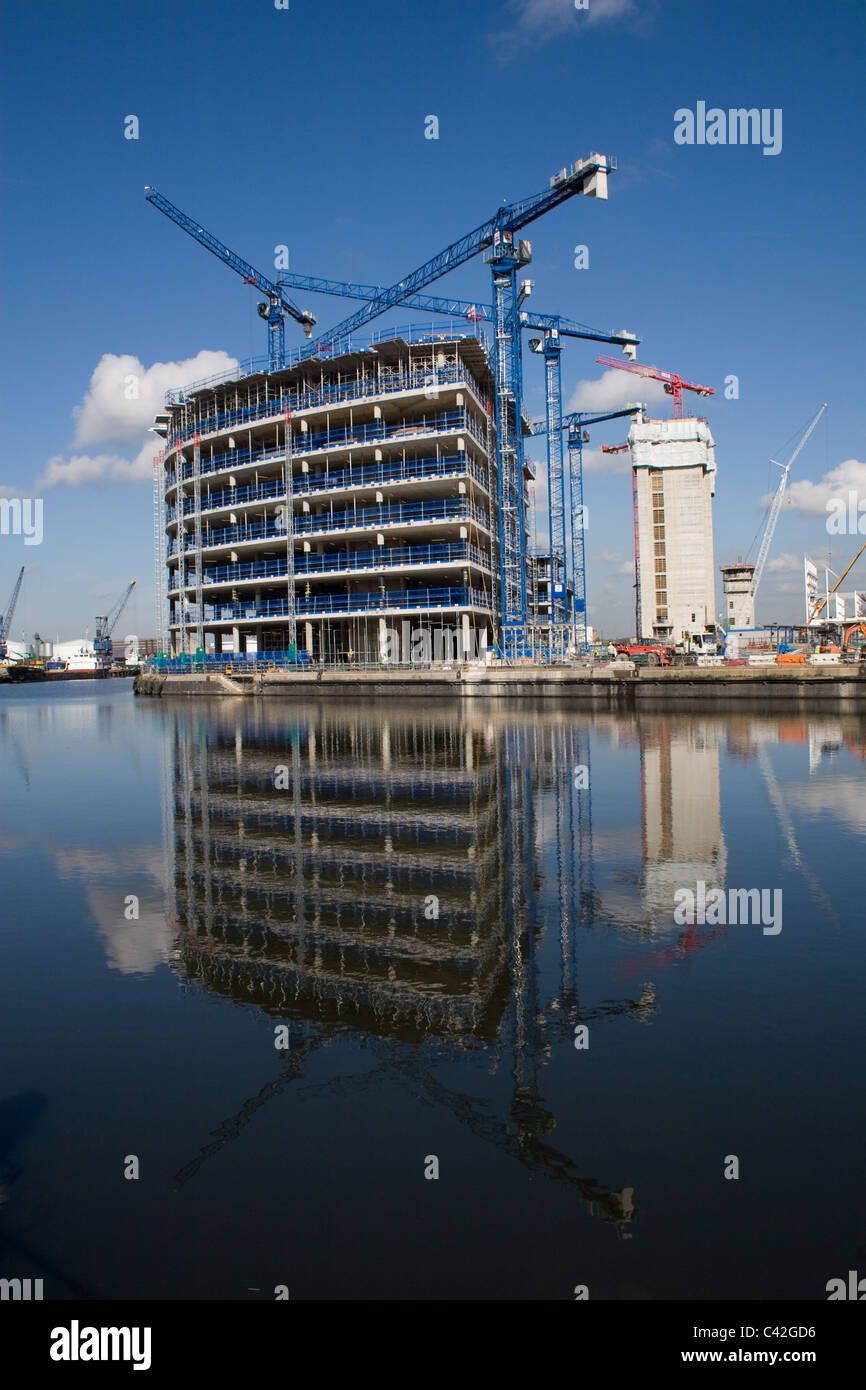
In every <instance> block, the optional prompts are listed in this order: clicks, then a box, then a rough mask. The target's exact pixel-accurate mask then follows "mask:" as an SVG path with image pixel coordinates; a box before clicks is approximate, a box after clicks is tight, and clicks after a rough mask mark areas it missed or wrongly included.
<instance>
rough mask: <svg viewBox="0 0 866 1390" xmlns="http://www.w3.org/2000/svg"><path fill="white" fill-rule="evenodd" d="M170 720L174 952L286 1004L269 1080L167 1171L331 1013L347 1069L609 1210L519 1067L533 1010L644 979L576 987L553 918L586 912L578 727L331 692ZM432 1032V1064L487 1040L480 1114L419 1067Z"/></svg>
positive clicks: (306, 1042) (262, 1099)
mask: <svg viewBox="0 0 866 1390" xmlns="http://www.w3.org/2000/svg"><path fill="white" fill-rule="evenodd" d="M174 733H175V754H174V797H173V806H174V810H173V822H174V856H175V857H174V869H175V875H174V885H175V903H176V929H177V950H176V953H175V957H174V966H175V969H176V970H177V971H178V972H179V973H180V974H182V975H183V977H184V978H185V979H186V980H188V981H195V982H198V983H200V984H202V985H204V986H206V987H207V988H208V989H211V990H214V991H216V992H218V993H220V994H223V995H226V996H228V997H231V998H233V999H235V1000H237V1001H238V1002H242V1003H254V1004H255V1005H256V1006H257V1007H259V1008H261V1009H263V1010H266V1011H267V1012H269V1013H271V1014H272V1016H273V1017H274V1018H275V1019H277V1018H290V1019H291V1021H292V1023H291V1038H292V1046H291V1052H290V1054H289V1056H288V1058H287V1059H286V1065H285V1072H284V1075H283V1077H282V1078H281V1079H280V1080H279V1081H277V1082H270V1083H268V1084H267V1085H265V1086H264V1087H263V1088H262V1090H261V1091H260V1092H259V1093H258V1094H256V1095H254V1096H252V1097H250V1099H249V1100H248V1101H247V1102H246V1103H245V1104H244V1106H243V1107H242V1108H241V1110H240V1111H239V1112H238V1113H236V1114H234V1115H232V1116H230V1117H228V1118H227V1119H226V1120H225V1121H224V1122H223V1124H221V1125H220V1127H219V1129H218V1131H217V1133H216V1136H215V1138H214V1139H213V1141H212V1142H211V1143H209V1144H208V1145H205V1146H204V1147H203V1149H202V1151H201V1152H200V1153H199V1154H198V1155H197V1156H196V1157H195V1158H194V1159H193V1160H192V1161H191V1162H190V1163H189V1164H187V1165H186V1166H185V1167H184V1169H183V1170H181V1172H180V1173H179V1174H178V1175H177V1180H178V1182H179V1183H180V1184H183V1183H185V1182H187V1181H189V1180H190V1178H191V1177H193V1176H194V1175H195V1174H196V1173H197V1172H198V1170H199V1168H200V1167H201V1164H202V1163H203V1162H204V1161H205V1160H206V1159H207V1158H208V1157H209V1156H210V1155H211V1154H213V1153H215V1152H217V1151H218V1150H219V1149H220V1148H222V1147H223V1145H224V1144H225V1143H226V1142H228V1141H229V1140H230V1139H231V1138H233V1137H234V1136H235V1135H236V1134H237V1133H239V1132H240V1130H241V1129H242V1128H243V1127H244V1126H245V1124H246V1123H247V1122H248V1121H249V1119H250V1117H251V1115H252V1114H253V1113H254V1112H255V1111H256V1110H257V1109H258V1108H259V1107H260V1106H261V1105H262V1104H264V1103H266V1102H267V1101H268V1100H269V1099H270V1098H271V1097H272V1096H273V1095H275V1094H276V1093H277V1092H278V1091H279V1090H280V1089H282V1088H283V1087H284V1086H285V1085H287V1084H289V1083H290V1082H293V1081H297V1080H298V1079H299V1078H300V1077H301V1076H302V1075H303V1070H304V1062H305V1060H306V1058H307V1056H308V1055H309V1053H310V1051H311V1050H312V1049H314V1048H316V1047H318V1046H322V1045H324V1044H326V1043H327V1041H328V1039H329V1037H330V1036H332V1035H333V1033H334V1032H335V1031H337V1030H346V1029H351V1030H352V1032H353V1034H354V1035H355V1036H356V1038H357V1039H358V1040H359V1041H360V1042H362V1043H363V1045H365V1046H366V1047H367V1048H368V1049H371V1050H372V1051H374V1052H375V1053H377V1054H378V1060H377V1066H376V1067H374V1069H373V1070H372V1071H371V1072H368V1073H366V1074H365V1075H364V1078H363V1084H365V1085H370V1084H375V1081H376V1076H377V1068H378V1069H385V1070H386V1071H387V1072H388V1074H389V1075H390V1076H392V1077H393V1076H398V1077H399V1078H400V1079H401V1080H403V1081H404V1082H405V1084H406V1085H407V1086H408V1087H410V1088H411V1090H412V1091H413V1093H414V1094H415V1095H416V1096H422V1097H424V1098H425V1099H426V1100H427V1101H428V1102H429V1103H432V1104H434V1105H436V1106H442V1107H444V1108H445V1109H446V1110H448V1111H449V1112H450V1113H451V1114H452V1115H454V1116H456V1117H457V1119H458V1120H459V1121H460V1122H461V1124H463V1125H465V1126H466V1127H467V1128H468V1129H469V1131H471V1132H472V1133H473V1134H475V1135H476V1136H479V1137H481V1138H482V1139H484V1140H486V1141H488V1142H490V1143H492V1144H495V1145H496V1146H497V1147H498V1148H500V1149H502V1150H503V1151H505V1152H506V1153H509V1154H511V1155H512V1156H513V1157H514V1158H516V1159H518V1160H520V1161H521V1162H522V1163H524V1164H527V1165H528V1166H529V1167H531V1168H533V1169H536V1170H538V1171H541V1172H544V1173H546V1174H547V1175H548V1176H551V1177H554V1178H557V1179H561V1180H564V1181H566V1182H569V1183H573V1184H574V1185H575V1186H576V1187H577V1188H578V1190H579V1192H580V1194H581V1196H582V1197H583V1198H584V1200H585V1201H587V1202H588V1203H589V1204H590V1205H591V1207H592V1209H593V1210H598V1211H599V1212H600V1213H601V1214H602V1216H603V1217H604V1218H605V1219H606V1220H610V1221H614V1222H616V1223H618V1224H623V1225H625V1224H627V1223H628V1222H629V1221H630V1220H631V1218H632V1214H633V1210H634V1207H633V1201H632V1192H631V1189H628V1188H626V1189H611V1188H608V1187H606V1186H604V1184H602V1183H599V1182H597V1181H595V1180H594V1179H591V1178H584V1177H582V1176H581V1175H580V1174H579V1172H578V1171H577V1170H576V1167H575V1164H574V1163H573V1161H572V1160H571V1159H570V1158H569V1157H568V1156H567V1155H566V1154H565V1153H562V1152H560V1151H559V1150H558V1149H557V1148H556V1147H555V1145H554V1144H553V1143H552V1142H551V1140H550V1137H549V1136H550V1135H551V1134H552V1132H553V1131H554V1129H555V1128H556V1119H555V1117H554V1114H553V1113H552V1111H551V1108H550V1106H549V1104H548V1103H547V1102H546V1101H545V1099H544V1097H543V1094H542V1086H541V1083H540V1079H539V1076H540V1071H541V1069H542V1068H543V1066H544V1065H545V1062H546V1059H547V1056H548V1055H549V1051H550V1048H549V1043H548V1041H547V1037H546V1030H547V1028H548V1027H549V1026H550V1023H551V1021H552V1022H553V1023H554V1024H555V1025H556V1026H557V1027H558V1029H559V1031H560V1032H562V1031H563V1030H565V1031H566V1032H568V1033H570V1034H571V1035H572V1036H573V1030H574V1026H575V1024H576V1023H577V1022H579V1021H585V1020H590V1019H594V1018H597V1017H601V1016H604V1015H606V1014H608V1013H610V1012H611V1011H614V1010H615V1011H619V1010H624V1011H633V1012H634V1015H635V1016H636V1017H638V1018H642V1017H647V1016H648V1015H649V1014H650V1013H651V1009H652V1002H651V994H650V993H647V992H645V993H644V994H643V995H641V996H639V997H637V998H634V999H625V1000H621V1001H616V1002H615V1003H611V1002H609V1001H603V1002H601V1003H600V1004H598V1005H597V1006H596V1007H587V1008H585V1009H582V1008H581V1007H580V1005H579V1002H578V994H577V985H576V968H575V961H574V949H575V937H574V933H573V931H571V929H570V928H571V926H572V921H574V922H577V921H580V920H589V919H590V918H591V917H592V915H593V912H594V910H595V901H594V895H593V890H592V887H591V847H590V842H589V833H590V825H591V815H590V812H589V801H588V797H587V792H586V790H578V789H577V787H576V786H575V779H574V777H573V775H572V770H573V768H574V767H575V766H578V765H580V764H581V762H582V760H585V758H586V752H585V740H586V730H585V729H583V730H581V729H579V728H577V727H575V726H574V725H573V724H571V723H570V722H569V721H566V720H558V721H555V722H554V723H553V724H550V725H548V726H545V727H541V728H539V727H538V726H533V725H530V724H523V725H519V724H518V725H515V724H513V723H508V722H505V721H503V720H502V719H501V718H500V717H498V716H497V717H493V716H489V715H486V714H480V715H477V716H476V715H469V716H467V717H465V718H459V717H455V716H454V715H453V714H451V713H447V712H439V713H438V714H437V713H436V712H435V711H434V712H432V713H431V711H429V710H425V711H424V714H423V717H419V715H418V714H417V713H415V712H413V711H411V710H409V711H406V712H403V713H392V712H390V711H389V712H388V713H387V714H383V715H382V717H380V718H376V719H369V720H366V719H359V718H358V717H357V715H356V714H355V713H354V712H347V711H345V710H342V711H339V710H335V709H334V708H333V707H329V708H328V709H327V710H325V709H318V710H316V711H315V712H304V713H303V714H301V715H299V716H295V717H293V713H292V711H291V710H288V711H287V710H286V709H285V708H283V709H281V710H279V711H277V710H274V709H271V708H268V707H267V706H261V707H258V708H257V709H255V710H252V711H249V712H244V713H243V714H239V713H238V712H237V710H236V709H235V708H234V707H231V706H228V707H225V706H224V707H221V708H220V709H218V710H217V711H215V712H214V713H213V714H211V715H210V716H209V717H208V718H207V719H205V718H201V719H195V718H193V719H181V720H178V721H177V722H176V724H175V728H174ZM539 798H540V800H541V803H542V808H543V812H544V814H547V813H548V812H550V811H551V809H552V814H553V815H554V817H555V820H556V826H557V834H558V837H559V838H558V841H557V852H558V855H559V861H558V862H559V872H558V874H557V876H556V878H557V882H558V894H557V896H558V905H559V909H560V912H559V917H560V921H559V926H558V932H559V937H560V942H561V948H562V949H561V953H560V966H559V979H558V982H557V984H556V987H555V988H554V990H553V991H552V992H551V991H550V989H549V988H548V989H546V991H545V1000H544V1006H543V1007H542V1003H541V1000H540V980H539V975H540V971H539V966H538V962H537V960H536V955H537V953H538V950H539V945H540V939H541V934H542V933H541V929H540V927H539V915H540V916H543V915H544V911H545V907H544V906H542V902H541V899H542V893H541V883H542V880H541V875H540V870H539V860H540V858H542V857H543V855H544V844H543V843H542V842H541V841H540V839H539V836H538V827H537V825H536V823H535V818H536V814H537V801H538V799H539ZM434 1047H435V1049H436V1051H437V1057H438V1058H439V1059H440V1060H441V1056H442V1048H443V1047H445V1048H446V1049H447V1052H448V1053H450V1054H451V1055H454V1056H458V1055H459V1054H460V1053H461V1052H466V1051H476V1052H477V1051H478V1049H480V1048H485V1049H487V1050H488V1052H489V1056H490V1061H489V1067H488V1072H489V1074H490V1075H494V1076H495V1075H496V1074H497V1073H499V1072H500V1070H501V1071H502V1072H503V1074H504V1075H507V1076H508V1078H509V1081H510V1084H509V1086H508V1087H507V1088H505V1089H502V1088H500V1089H499V1092H498V1096H499V1097H501V1100H500V1108H499V1111H498V1113H497V1112H496V1110H495V1109H494V1108H493V1106H492V1105H491V1103H490V1101H489V1100H473V1099H472V1098H470V1097H469V1096H467V1095H466V1094H465V1093H463V1092H462V1091H461V1090H459V1089H457V1088H452V1087H450V1086H449V1085H446V1084H445V1083H444V1082H443V1081H442V1080H441V1079H440V1078H439V1077H437V1076H436V1075H434V1073H433V1071H432V1070H431V1068H430V1062H431V1061H432V1060H433V1058H432V1056H431V1049H433V1048H434ZM345 1084H346V1085H347V1086H350V1087H351V1088H352V1089H353V1090H354V1089H356V1088H357V1087H358V1085H359V1080H358V1078H357V1076H353V1077H352V1078H351V1080H347V1081H346V1083H345ZM327 1085H328V1091H329V1094H334V1092H335V1089H339V1086H338V1084H337V1083H335V1082H334V1081H330V1082H328V1083H327Z"/></svg>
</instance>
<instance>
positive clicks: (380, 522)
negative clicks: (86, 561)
mask: <svg viewBox="0 0 866 1390" xmlns="http://www.w3.org/2000/svg"><path fill="white" fill-rule="evenodd" d="M427 521H429V522H436V521H438V522H443V523H447V522H452V523H458V522H461V521H474V522H475V523H476V524H477V525H478V526H483V527H484V528H485V529H489V517H488V515H487V512H486V511H484V509H483V508H482V507H478V506H476V505H475V504H474V503H471V502H470V501H469V499H468V498H467V497H443V498H439V499H438V500H435V501H429V502H428V501H425V502H391V503H387V502H383V503H381V504H380V505H379V506H377V507H358V508H356V509H354V510H352V511H338V512H335V511H331V512H326V513H324V514H322V515H319V516H317V515H315V514H314V513H313V512H301V513H299V514H298V515H297V516H296V517H295V518H294V522H293V528H292V529H293V532H294V535H295V536H312V535H322V534H327V533H331V532H335V531H343V532H345V531H369V530H372V529H373V528H375V527H378V526H385V527H387V526H398V525H407V526H415V525H420V524H421V523H423V522H427ZM285 537H286V528H285V525H284V524H283V523H282V522H281V519H280V518H278V517H268V518H267V519H266V520H264V521H251V522H247V524H246V525H244V526H240V525H238V526H222V527H219V528H217V529H215V530H212V531H208V530H206V531H205V532H204V534H203V536H202V550H212V549H216V548H218V547H220V546H227V545H243V544H246V543H247V542H251V541H259V540H280V539H283V540H285ZM184 542H185V544H184V550H185V551H194V550H195V536H194V535H189V534H185V536H184ZM179 552H180V546H179V544H178V538H177V537H174V538H173V539H172V540H171V541H169V543H168V545H167V547H166V555H167V556H168V558H171V557H172V556H174V555H177V554H179Z"/></svg>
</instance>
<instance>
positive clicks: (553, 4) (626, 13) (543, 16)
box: [508, 0, 637, 41]
mask: <svg viewBox="0 0 866 1390" xmlns="http://www.w3.org/2000/svg"><path fill="white" fill-rule="evenodd" d="M508 8H509V10H511V11H512V13H513V14H514V15H516V20H515V25H514V30H513V36H514V37H517V38H519V37H524V38H529V39H533V40H536V41H537V40H544V39H549V38H553V37H554V36H555V35H556V34H561V33H565V32H567V31H568V30H569V29H574V28H575V27H576V22H581V21H582V22H583V23H584V24H588V25H594V24H604V23H606V22H608V21H610V20H615V19H627V18H629V17H630V16H632V15H635V14H637V5H636V4H635V0H589V5H588V7H587V8H586V9H585V10H578V9H576V8H575V4H574V0H508Z"/></svg>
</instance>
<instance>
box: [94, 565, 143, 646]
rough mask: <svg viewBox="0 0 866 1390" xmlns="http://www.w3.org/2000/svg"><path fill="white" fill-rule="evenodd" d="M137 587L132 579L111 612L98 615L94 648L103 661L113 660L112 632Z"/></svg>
mask: <svg viewBox="0 0 866 1390" xmlns="http://www.w3.org/2000/svg"><path fill="white" fill-rule="evenodd" d="M134 588H135V580H134V579H132V580H130V582H129V584H128V585H127V586H126V588H125V589H124V591H123V593H122V594H121V596H120V598H119V599H118V600H117V602H116V603H115V605H114V607H113V608H112V610H111V612H110V613H108V614H107V615H106V616H105V617H100V616H99V615H98V614H97V617H96V636H95V637H94V639H93V650H94V653H95V654H96V656H98V657H99V658H100V659H101V660H102V661H108V662H110V661H111V652H112V646H111V634H112V632H113V630H114V627H115V624H116V623H117V620H118V618H119V617H120V615H121V613H122V612H123V610H124V608H125V607H126V605H127V603H128V602H129V596H130V594H131V593H132V591H133V589H134Z"/></svg>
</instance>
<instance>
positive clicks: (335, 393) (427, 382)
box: [166, 364, 493, 449]
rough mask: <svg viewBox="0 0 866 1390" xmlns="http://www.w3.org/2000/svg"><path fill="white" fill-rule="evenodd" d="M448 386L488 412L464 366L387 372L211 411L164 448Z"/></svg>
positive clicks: (486, 401) (173, 434)
mask: <svg viewBox="0 0 866 1390" xmlns="http://www.w3.org/2000/svg"><path fill="white" fill-rule="evenodd" d="M449 386H461V387H464V388H465V389H466V390H467V391H471V392H472V393H473V394H474V395H475V396H476V398H477V399H478V402H479V404H480V405H481V407H482V409H484V410H486V411H488V412H489V411H490V410H492V408H493V406H492V402H491V400H490V398H489V396H487V395H486V394H485V393H484V392H483V391H482V390H481V388H480V386H479V385H478V384H477V382H476V381H475V380H474V378H473V377H472V376H470V375H469V373H468V372H467V370H466V368H465V366H463V365H462V364H458V365H454V366H449V367H436V368H430V369H429V370H427V371H415V372H388V373H385V374H383V375H381V376H379V377H362V378H361V379H360V380H358V379H355V380H346V381H340V382H336V383H334V384H333V385H331V386H324V387H319V388H318V389H316V390H308V391H287V392H284V393H281V394H278V395H277V394H266V395H265V397H264V399H260V400H256V401H255V402H253V403H251V404H249V405H244V406H237V407H235V409H234V410H224V411H214V412H213V413H211V414H207V415H201V414H197V415H196V416H195V419H194V420H191V421H190V422H188V423H185V424H184V425H183V426H182V427H181V428H180V429H177V430H174V431H172V432H171V434H170V435H169V436H168V440H167V444H166V447H167V448H168V449H174V448H175V447H176V446H177V445H178V444H180V445H181V446H183V445H184V444H188V443H189V442H190V441H191V440H192V439H193V437H194V436H195V435H196V434H199V435H204V434H218V433H220V432H222V431H225V430H231V429H238V428H242V427H243V426H244V425H249V424H254V423H255V422H256V421H259V420H272V419H275V418H277V417H280V416H283V415H285V414H286V412H287V411H289V412H291V413H292V414H293V415H294V414H298V413H300V412H303V411H308V410H317V409H326V408H328V407H332V406H337V405H352V404H354V403H355V402H357V401H364V400H370V399H379V398H382V397H385V396H396V395H400V394H405V392H407V391H416V392H417V391H424V392H425V393H428V392H429V393H430V394H431V396H432V395H433V394H434V393H436V392H438V391H439V390H440V389H441V388H444V387H449Z"/></svg>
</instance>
